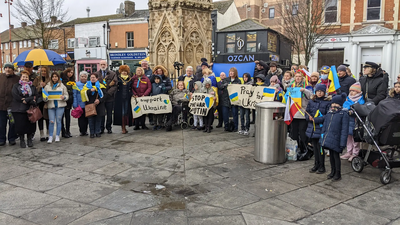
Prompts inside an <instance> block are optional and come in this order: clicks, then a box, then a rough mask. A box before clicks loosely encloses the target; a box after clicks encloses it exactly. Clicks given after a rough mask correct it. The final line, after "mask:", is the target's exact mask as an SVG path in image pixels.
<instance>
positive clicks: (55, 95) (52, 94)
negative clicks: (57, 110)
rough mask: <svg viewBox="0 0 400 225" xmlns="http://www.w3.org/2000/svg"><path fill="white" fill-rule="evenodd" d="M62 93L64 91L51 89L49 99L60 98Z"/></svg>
mask: <svg viewBox="0 0 400 225" xmlns="http://www.w3.org/2000/svg"><path fill="white" fill-rule="evenodd" d="M61 95H62V91H51V92H50V93H49V94H48V99H49V100H60V99H61Z"/></svg>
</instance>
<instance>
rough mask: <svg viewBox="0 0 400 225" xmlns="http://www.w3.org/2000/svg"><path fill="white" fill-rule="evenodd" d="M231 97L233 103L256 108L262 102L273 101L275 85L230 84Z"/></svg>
mask: <svg viewBox="0 0 400 225" xmlns="http://www.w3.org/2000/svg"><path fill="white" fill-rule="evenodd" d="M228 93H229V99H230V101H231V104H232V105H237V106H242V107H244V108H248V109H255V107H256V104H258V103H260V102H272V101H274V99H275V88H274V87H263V86H258V87H254V86H251V85H242V84H230V85H228Z"/></svg>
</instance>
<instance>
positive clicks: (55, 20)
mask: <svg viewBox="0 0 400 225" xmlns="http://www.w3.org/2000/svg"><path fill="white" fill-rule="evenodd" d="M50 21H51V23H52V24H54V23H56V22H57V16H51V17H50Z"/></svg>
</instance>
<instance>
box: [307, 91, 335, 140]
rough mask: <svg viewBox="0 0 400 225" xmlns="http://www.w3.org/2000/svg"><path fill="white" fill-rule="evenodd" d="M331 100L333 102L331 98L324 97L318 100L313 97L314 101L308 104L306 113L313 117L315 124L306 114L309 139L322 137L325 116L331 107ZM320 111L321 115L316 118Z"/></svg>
mask: <svg viewBox="0 0 400 225" xmlns="http://www.w3.org/2000/svg"><path fill="white" fill-rule="evenodd" d="M314 96H315V95H314ZM331 100H332V97H331V96H328V97H325V96H324V97H322V98H317V96H315V97H313V100H311V101H309V102H308V105H307V108H306V112H307V113H309V114H310V115H311V116H312V117H313V119H314V122H313V121H310V118H309V115H307V114H305V118H306V120H307V122H308V125H307V130H306V135H307V137H309V138H320V137H321V131H322V125H323V123H324V119H325V116H326V114H327V113H328V112H329V108H330V107H331ZM318 110H319V112H320V113H321V114H319V115H317V116H315V115H316V114H317V111H318ZM320 115H322V116H320Z"/></svg>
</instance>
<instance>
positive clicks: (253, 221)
mask: <svg viewBox="0 0 400 225" xmlns="http://www.w3.org/2000/svg"><path fill="white" fill-rule="evenodd" d="M242 215H243V218H244V220H245V222H246V224H247V225H268V224H271V225H293V224H295V223H290V222H286V221H283V220H276V219H271V218H267V217H263V216H257V215H252V214H248V213H242Z"/></svg>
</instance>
